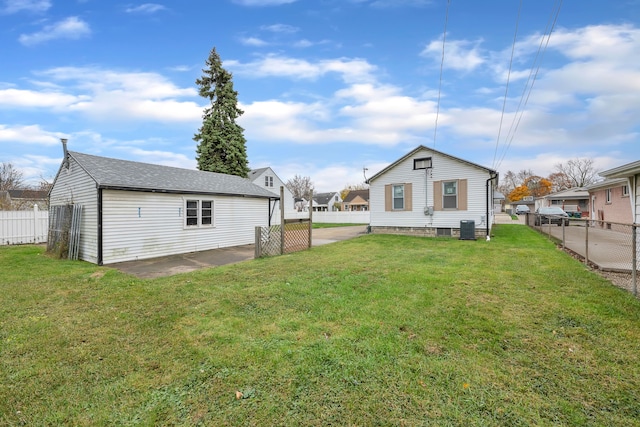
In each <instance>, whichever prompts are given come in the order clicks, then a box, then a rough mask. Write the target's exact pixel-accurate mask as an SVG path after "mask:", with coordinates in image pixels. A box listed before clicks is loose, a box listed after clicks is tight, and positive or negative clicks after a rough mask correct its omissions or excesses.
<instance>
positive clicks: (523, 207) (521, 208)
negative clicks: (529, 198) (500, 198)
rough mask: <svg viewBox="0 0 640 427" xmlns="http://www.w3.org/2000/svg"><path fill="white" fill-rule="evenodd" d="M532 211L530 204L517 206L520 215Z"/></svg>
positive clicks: (517, 213)
mask: <svg viewBox="0 0 640 427" xmlns="http://www.w3.org/2000/svg"><path fill="white" fill-rule="evenodd" d="M529 212H531V210H530V209H529V206H527V205H518V206H516V215H520V214H526V213H529Z"/></svg>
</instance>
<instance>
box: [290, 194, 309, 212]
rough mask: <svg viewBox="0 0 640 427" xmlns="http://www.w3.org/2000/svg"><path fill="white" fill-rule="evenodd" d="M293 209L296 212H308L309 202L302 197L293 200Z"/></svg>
mask: <svg viewBox="0 0 640 427" xmlns="http://www.w3.org/2000/svg"><path fill="white" fill-rule="evenodd" d="M293 208H294V210H295V211H296V212H309V201H308V200H307V199H305V198H304V197H296V198H294V199H293Z"/></svg>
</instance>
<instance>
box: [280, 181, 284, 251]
mask: <svg viewBox="0 0 640 427" xmlns="http://www.w3.org/2000/svg"><path fill="white" fill-rule="evenodd" d="M283 200H284V186H282V185H281V186H280V255H284V239H285V232H284V226H285V224H284V223H285V220H284V206H283V205H282V201H283Z"/></svg>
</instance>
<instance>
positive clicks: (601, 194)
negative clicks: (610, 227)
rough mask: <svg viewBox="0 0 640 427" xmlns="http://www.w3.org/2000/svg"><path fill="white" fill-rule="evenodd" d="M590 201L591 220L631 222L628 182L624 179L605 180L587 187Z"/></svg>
mask: <svg viewBox="0 0 640 427" xmlns="http://www.w3.org/2000/svg"><path fill="white" fill-rule="evenodd" d="M587 190H588V191H589V197H590V199H591V219H596V220H600V221H611V222H620V223H623V224H630V223H632V222H633V214H632V211H631V195H630V192H629V181H628V180H627V179H626V178H616V179H605V180H604V181H600V182H597V183H595V184H592V185H590V186H588V187H587Z"/></svg>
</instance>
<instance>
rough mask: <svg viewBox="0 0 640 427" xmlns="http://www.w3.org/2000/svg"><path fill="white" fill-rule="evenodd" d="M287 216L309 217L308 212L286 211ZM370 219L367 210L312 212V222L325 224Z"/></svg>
mask: <svg viewBox="0 0 640 427" xmlns="http://www.w3.org/2000/svg"><path fill="white" fill-rule="evenodd" d="M287 218H292V219H293V218H296V219H299V218H309V212H296V213H293V214H289V213H287ZM370 219H371V213H370V212H369V211H364V212H363V211H335V212H328V211H327V212H313V222H322V223H327V224H369V221H370Z"/></svg>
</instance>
